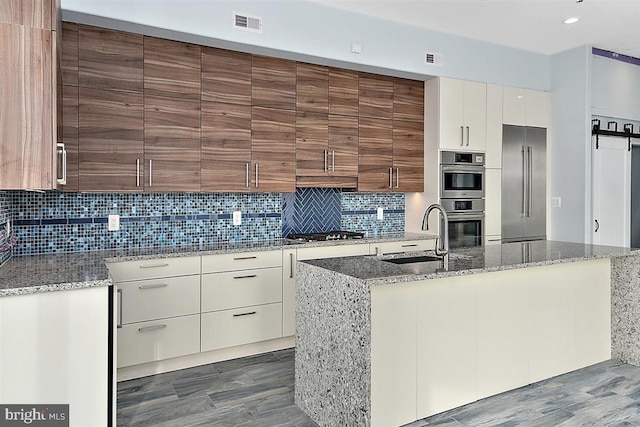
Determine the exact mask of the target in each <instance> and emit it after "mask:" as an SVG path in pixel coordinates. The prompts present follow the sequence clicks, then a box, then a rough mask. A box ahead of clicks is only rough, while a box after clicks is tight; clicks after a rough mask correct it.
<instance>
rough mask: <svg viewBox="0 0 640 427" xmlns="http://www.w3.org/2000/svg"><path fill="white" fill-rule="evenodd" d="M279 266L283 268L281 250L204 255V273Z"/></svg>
mask: <svg viewBox="0 0 640 427" xmlns="http://www.w3.org/2000/svg"><path fill="white" fill-rule="evenodd" d="M279 266H282V251H280V250H277V251H257V252H238V253H233V254H220V255H204V256H203V257H202V272H203V273H217V272H220V271H234V270H245V269H249V268H263V267H279Z"/></svg>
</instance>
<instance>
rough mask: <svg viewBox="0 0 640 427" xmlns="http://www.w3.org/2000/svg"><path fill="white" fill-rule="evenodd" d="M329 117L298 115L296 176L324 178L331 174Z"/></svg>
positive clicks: (299, 112)
mask: <svg viewBox="0 0 640 427" xmlns="http://www.w3.org/2000/svg"><path fill="white" fill-rule="evenodd" d="M328 150H329V115H328V114H326V113H312V112H306V111H298V112H297V114H296V176H316V177H319V176H324V175H327V174H328V172H329V153H328Z"/></svg>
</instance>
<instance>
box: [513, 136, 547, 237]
mask: <svg viewBox="0 0 640 427" xmlns="http://www.w3.org/2000/svg"><path fill="white" fill-rule="evenodd" d="M546 176H547V130H546V129H544V128H538V127H531V126H512V125H503V127H502V241H503V242H515V241H524V240H538V239H545V238H546V229H547V223H546V216H547V207H546Z"/></svg>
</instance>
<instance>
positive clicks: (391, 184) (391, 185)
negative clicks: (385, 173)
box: [389, 168, 393, 188]
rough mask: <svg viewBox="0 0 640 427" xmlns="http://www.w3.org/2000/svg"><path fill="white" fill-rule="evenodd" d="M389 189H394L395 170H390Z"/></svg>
mask: <svg viewBox="0 0 640 427" xmlns="http://www.w3.org/2000/svg"><path fill="white" fill-rule="evenodd" d="M389 188H393V168H389Z"/></svg>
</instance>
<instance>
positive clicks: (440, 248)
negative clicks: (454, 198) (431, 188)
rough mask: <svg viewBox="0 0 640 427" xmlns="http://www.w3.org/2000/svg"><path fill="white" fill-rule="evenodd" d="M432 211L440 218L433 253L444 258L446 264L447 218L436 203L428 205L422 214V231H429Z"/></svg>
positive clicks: (447, 252) (442, 209)
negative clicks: (438, 214)
mask: <svg viewBox="0 0 640 427" xmlns="http://www.w3.org/2000/svg"><path fill="white" fill-rule="evenodd" d="M433 210H437V211H440V215H441V216H442V222H441V223H440V234H439V235H438V239H437V242H436V251H435V252H436V255H438V256H444V257H445V263H446V262H447V261H448V259H447V258H448V257H449V218H448V217H447V213H446V212H445V210H444V208H443V207H442V206H441V205H439V204H437V203H434V204H432V205H429V207H428V208H427V210H426V211H425V213H424V217H423V218H422V229H423V230H425V231H427V230H429V214H430V213H431V211H433Z"/></svg>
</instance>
